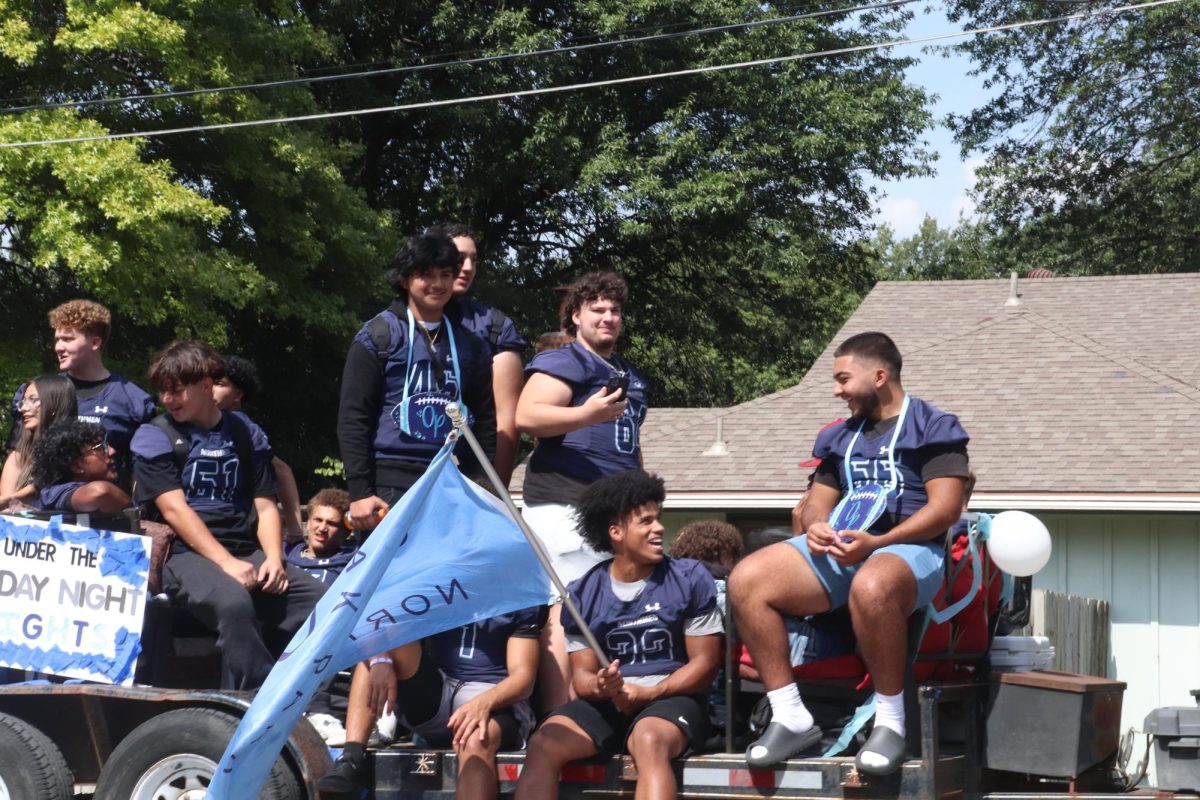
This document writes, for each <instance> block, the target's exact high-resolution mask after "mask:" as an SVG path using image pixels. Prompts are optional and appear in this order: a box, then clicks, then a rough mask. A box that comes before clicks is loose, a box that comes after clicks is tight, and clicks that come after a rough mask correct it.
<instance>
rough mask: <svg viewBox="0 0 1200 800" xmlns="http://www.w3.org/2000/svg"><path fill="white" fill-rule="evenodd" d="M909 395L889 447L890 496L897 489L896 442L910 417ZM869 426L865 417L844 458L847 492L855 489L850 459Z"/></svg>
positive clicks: (905, 397) (843, 465)
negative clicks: (863, 432) (906, 419)
mask: <svg viewBox="0 0 1200 800" xmlns="http://www.w3.org/2000/svg"><path fill="white" fill-rule="evenodd" d="M908 398H909V396H908V394H907V393H906V394H905V395H904V402H903V403H901V404H900V416H899V418H897V420H896V430H894V431H892V441H891V444H889V445H888V449H887V458H888V469H889V473H888V474H889V475H890V476H891V479H890V480H889V482H888V485H887V491H888V493H889V494H890V493H891V492H892V491H893V490H895V488H896V442H897V441H899V440H900V429H901V428H903V427H904V418H905V417H906V416H907V415H908ZM866 424H867V420H866V418H865V417H864V418H863V421H862V422H860V423H859V424H858V430H856V431H855V432H854V436H853V437H852V438H851V439H850V445H849V446H848V447H847V448H846V455H845V456H843V457H842V467H843V469H845V471H846V491H848V492H849V491H852V490H853V489H854V477H853V475H851V473H850V458H851V456H853V455H854V445H855V444H856V443H857V442H858V437H859V434H861V433H862V430H863V426H864V425H866Z"/></svg>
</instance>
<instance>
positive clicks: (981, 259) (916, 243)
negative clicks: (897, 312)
mask: <svg viewBox="0 0 1200 800" xmlns="http://www.w3.org/2000/svg"><path fill="white" fill-rule="evenodd" d="M870 249H871V251H872V253H873V254H874V255H875V257H876V258H877V259H878V263H879V267H878V269H879V273H878V274H879V277H880V279H881V280H910V281H940V280H967V279H972V278H999V277H1005V276H1007V275H1008V271H1009V268H1010V265H1009V264H1007V263H1006V262H1005V261H1004V260H1003V257H1002V255H1003V254H1002V253H998V252H996V249H995V248H994V247H993V246H992V239H991V236H990V233H989V231H988V230H987V225H986V223H984V222H981V221H974V220H966V219H963V220H959V223H958V225H956V226H954V227H953V228H942V227H941V226H939V225H938V223H937V220H935V219H934V218H933V217H931V216H928V215H926V216H925V219H924V220H922V221H921V227H920V228H919V229H918V230H917V232H916V233H914V234H913V235H912V236H910V237H908V238H907V239H899V240H897V239H896V236H895V232H894V231H893V230H892V229H891V227H890V226H888V225H883V226H881V227H880V229H879V230H878V231H876V233H875V235H874V236H873V237H872V239H871V242H870Z"/></svg>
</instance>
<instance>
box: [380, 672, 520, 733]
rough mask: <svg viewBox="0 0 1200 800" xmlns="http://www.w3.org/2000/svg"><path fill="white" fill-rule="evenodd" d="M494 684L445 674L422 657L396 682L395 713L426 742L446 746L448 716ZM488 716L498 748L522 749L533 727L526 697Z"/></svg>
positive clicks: (449, 731)
mask: <svg viewBox="0 0 1200 800" xmlns="http://www.w3.org/2000/svg"><path fill="white" fill-rule="evenodd" d="M495 685H496V684H494V683H484V682H482V681H460V680H458V679H456V678H449V677H446V675H445V674H444V673H442V671H441V670H440V669H438V668H437V666H435V665H434V663H433V660H432V659H430V658H429V657H428V656H422V658H421V664H420V666H419V667H417V672H416V674H414V675H413V676H412V677H411V678H409V679H408V680H406V681H399V682H397V684H396V711H397V715H398V716H399V718H400V719H401V720H402V721H403V722H404V724H405V725H406V726H407V727H408V728H409V729H410V730H412V731H413V732H414V733H417V734H419V735H420V736H421V738H422V739H424V740H425V741H427V742H429V744H431V745H433V746H435V747H449V746H450V742H451V741H452V740H453V738H454V732H453V731H452V730H450V728H449V727H448V726H447V723H448V722H449V721H450V715H451V714H452V713H454V711H455V710H456V709H457V708H458V707H459V706H461V705H463V704H465V703H466V702H467V701H468V700H473V699H474V698H476V697H478V696H479V695H481V694H483V693H484V692H486V691H487V690H489V689H491V688H493V687H495ZM492 719H494V720H495V721H496V724H497V725H499V726H500V749H501V750H503V751H512V750H523V749H524V748H525V744H526V742H528V740H529V733H530V731H532V730H533V726H534V718H533V711H532V710H531V709H530V708H529V702H528V701H527V700H522V701H520V702H519V703H517V704H516V705H514V706H510V707H509V708H501V709H497V710H494V711H492Z"/></svg>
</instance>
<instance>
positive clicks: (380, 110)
mask: <svg viewBox="0 0 1200 800" xmlns="http://www.w3.org/2000/svg"><path fill="white" fill-rule="evenodd" d="M1180 1H1181V0H1153V2H1147V3H1138V4H1136V5H1127V6H1118V7H1116V8H1109V9H1103V10H1097V11H1088V12H1081V13H1078V14H1068V15H1065V16H1061V17H1051V18H1048V19H1039V20H1026V21H1023V22H1010V23H1007V24H1005V25H994V26H991V27H987V28H975V29H972V30H966V31H953V32H951V33H939V34H934V35H931V36H920V37H916V38H911V39H897V40H895V41H890V42H876V43H873V44H863V45H855V46H853V47H841V48H837V49H833V50H820V51H816V52H812V53H799V54H796V55H790V56H776V57H774V58H761V59H756V60H754V61H738V62H735V63H731V64H713V65H710V66H707V67H692V68H690V69H680V70H672V71H670V72H656V73H653V74H650V75H633V76H630V77H626V78H610V79H608V80H601V81H589V82H587V83H572V84H567V85H564V86H547V87H544V88H541V89H523V90H518V91H515V92H511V91H510V92H496V93H494V94H485V95H475V96H472V97H457V98H450V99H446V100H427V101H424V102H420V103H405V104H402V105H393V106H379V107H376V108H360V109H350V110H347V111H326V112H321V113H318V114H303V115H299V116H291V117H273V118H270V119H256V120H244V121H241V122H222V123H216V124H212V125H193V126H189V127H184V128H165V129H163V130H157V131H129V132H126V133H105V134H97V135H94V136H72V137H66V138H61V139H36V140H30V141H25V142H4V143H0V149H11V148H16V147H33V146H37V145H48V144H75V143H80V142H99V141H110V140H115V139H134V138H148V137H154V136H172V135H175V134H181V133H197V132H201V131H217V130H230V129H233V128H250V127H257V126H260V125H280V124H287V123H294V122H311V121H314V120H322V119H339V118H344V117H353V116H358V115H360V114H384V113H388V112H393V111H415V110H418V109H424V108H441V107H444V106H454V105H465V104H467V103H482V102H487V101H491V100H506V99H516V98H520V97H534V96H538V95H547V94H561V93H564V92H573V91H580V90H583V89H596V88H600V87H604V86H622V85H626V84H632V83H646V82H648V81H655V80H663V79H666V78H680V77H685V76H688V75H701V74H706V73H713V72H729V71H731V70H737V69H747V68H749V67H761V66H766V65H769V64H785V63H790V62H794V61H809V60H812V59H815V58H821V57H824V56H836V55H846V54H849V53H860V52H865V51H868V50H881V49H887V48H891V47H898V46H900V45H907V44H924V43H927V42H936V41H942V40H945V39H955V38H959V37H962V36H976V35H980V34H985V33H998V32H1001V31H1012V30H1018V29H1020V28H1029V27H1035V26H1042V25H1050V24H1053V23H1059V22H1070V21H1073V20H1080V19H1088V18H1091V17H1097V16H1104V15H1112V14H1121V13H1126V12H1130V11H1140V10H1143V9H1147V8H1155V7H1157V6H1166V5H1174V4H1176V3H1179V2H1180Z"/></svg>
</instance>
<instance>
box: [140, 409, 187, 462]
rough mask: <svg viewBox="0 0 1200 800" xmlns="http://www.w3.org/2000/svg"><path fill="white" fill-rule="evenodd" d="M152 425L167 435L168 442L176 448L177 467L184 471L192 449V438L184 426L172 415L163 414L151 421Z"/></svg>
mask: <svg viewBox="0 0 1200 800" xmlns="http://www.w3.org/2000/svg"><path fill="white" fill-rule="evenodd" d="M150 424H151V425H153V426H154V427H156V428H158V429H159V430H160V431H162V432H163V433H165V434H166V435H167V441H168V442H170V443H171V447H172V448H174V450H173V452H174V455H175V466H177V467H179V469H181V470H182V469H183V465H184V464H186V463H187V457H188V453H189V452H190V451H191V449H192V444H191V437H190V436H188V432H187V431H186V430H184V429H183V426H182V425H180V424H179V423H178V422H176V421H175V420H174V419H173V418H172V417H171V415H170V414H167V413H162V414H159V415H158V416H157V417H155V418H154V419H152V420H150Z"/></svg>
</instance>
